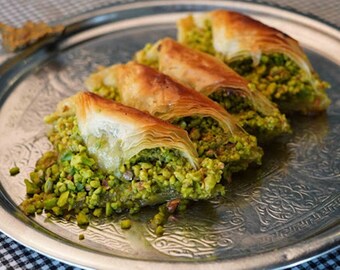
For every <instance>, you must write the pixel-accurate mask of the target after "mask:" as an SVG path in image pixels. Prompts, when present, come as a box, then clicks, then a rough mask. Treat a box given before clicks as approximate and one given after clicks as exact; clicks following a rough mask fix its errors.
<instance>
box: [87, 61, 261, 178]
mask: <svg viewBox="0 0 340 270" xmlns="http://www.w3.org/2000/svg"><path fill="white" fill-rule="evenodd" d="M86 85H87V88H88V89H89V90H90V91H93V92H95V93H98V94H105V95H104V96H105V97H112V96H115V97H116V98H117V99H118V100H120V101H121V102H122V103H123V104H125V105H128V106H131V107H135V108H137V109H139V110H142V111H147V112H149V113H151V114H152V115H154V116H157V117H159V118H161V119H164V120H166V121H169V122H171V123H172V124H175V125H177V126H179V127H182V128H183V129H184V130H186V131H187V132H188V134H189V137H190V139H191V140H192V141H193V142H194V144H195V146H196V149H197V152H198V154H199V157H200V158H204V157H209V158H217V159H218V160H220V161H222V162H223V163H224V164H225V168H224V177H226V178H230V176H231V174H232V173H233V172H237V171H240V170H244V169H246V168H247V167H248V165H249V164H250V163H258V164H259V163H260V160H261V157H262V149H261V148H260V147H258V146H257V140H256V138H255V137H254V136H251V135H249V134H248V133H246V132H244V131H243V130H242V129H241V128H240V127H238V125H237V124H236V122H235V120H234V118H233V117H232V116H231V115H230V114H228V113H227V112H226V111H225V110H224V109H223V108H222V107H220V106H219V105H218V104H217V103H215V102H213V101H212V100H210V99H209V98H207V97H206V96H204V95H202V94H200V93H199V92H197V91H195V90H193V89H190V88H187V87H185V86H183V85H181V84H179V83H177V82H175V81H174V80H172V79H171V78H170V77H168V76H167V75H164V74H162V73H160V72H158V71H156V70H154V69H152V68H150V67H147V66H145V65H141V64H138V63H135V62H129V63H127V64H119V65H114V66H111V67H108V68H106V69H103V70H101V71H99V72H96V73H94V74H92V75H91V76H90V77H89V78H88V79H87V80H86ZM110 91H114V92H115V93H114V94H111V93H110Z"/></svg>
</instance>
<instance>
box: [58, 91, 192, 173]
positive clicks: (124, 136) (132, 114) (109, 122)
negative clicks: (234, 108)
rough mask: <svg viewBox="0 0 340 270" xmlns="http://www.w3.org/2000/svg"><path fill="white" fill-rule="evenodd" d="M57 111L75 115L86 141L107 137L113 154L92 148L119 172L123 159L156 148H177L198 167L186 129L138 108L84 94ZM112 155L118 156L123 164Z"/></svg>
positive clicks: (110, 167)
mask: <svg viewBox="0 0 340 270" xmlns="http://www.w3.org/2000/svg"><path fill="white" fill-rule="evenodd" d="M57 110H58V111H59V112H61V113H64V112H65V111H67V110H70V111H74V112H75V114H76V116H77V121H78V125H79V130H80V133H81V135H82V137H83V138H84V140H85V142H86V141H87V139H88V138H89V136H94V137H100V136H103V134H104V135H105V136H107V138H108V140H110V141H111V143H110V145H111V146H112V148H113V149H114V151H113V152H114V154H113V155H112V154H109V155H107V156H105V155H104V154H105V151H103V152H98V149H97V148H91V146H90V145H88V148H89V151H90V153H92V154H94V155H97V158H98V161H99V163H100V164H101V165H102V167H104V168H105V169H117V168H118V167H119V165H120V163H121V160H123V161H125V160H128V159H130V158H131V157H132V156H134V155H136V154H137V153H139V152H140V151H141V150H143V149H150V148H156V147H166V148H173V149H177V150H179V151H181V152H182V153H183V155H184V156H185V157H186V158H188V160H189V162H190V163H191V164H192V165H193V166H194V167H195V166H196V165H197V160H196V157H197V153H196V150H195V147H194V145H193V143H192V142H191V141H190V139H189V136H188V134H187V132H186V131H185V130H183V129H181V128H178V127H176V126H174V125H171V124H169V123H167V122H165V121H162V120H160V119H158V118H155V117H153V116H151V115H150V114H147V113H144V112H141V111H139V110H137V109H135V108H131V107H128V106H124V105H122V104H120V103H117V102H115V101H113V100H108V99H105V98H102V97H100V96H97V95H96V94H93V93H89V92H80V93H78V94H76V95H74V96H72V97H70V98H68V99H66V100H64V101H62V102H61V103H60V104H59V105H58V109H57ZM103 153H104V154H103ZM106 153H109V152H108V151H106ZM103 155H104V156H103ZM111 155H112V156H117V157H118V158H119V160H120V163H119V162H118V161H117V158H116V157H115V158H112V156H111Z"/></svg>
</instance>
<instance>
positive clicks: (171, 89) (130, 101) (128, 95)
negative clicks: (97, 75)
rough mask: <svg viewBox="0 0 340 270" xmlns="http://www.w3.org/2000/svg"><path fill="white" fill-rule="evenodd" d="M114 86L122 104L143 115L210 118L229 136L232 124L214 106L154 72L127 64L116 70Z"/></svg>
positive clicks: (130, 63)
mask: <svg viewBox="0 0 340 270" xmlns="http://www.w3.org/2000/svg"><path fill="white" fill-rule="evenodd" d="M115 72H116V75H117V77H116V83H117V89H118V91H119V92H120V97H121V101H122V103H124V104H126V105H128V106H132V107H134V108H137V109H140V110H142V111H147V112H149V113H151V114H152V115H155V116H157V117H159V118H161V119H163V120H172V119H175V118H178V117H185V116H195V115H200V116H210V117H212V118H214V119H215V120H217V121H218V122H219V123H220V124H221V126H222V127H223V128H224V129H225V130H226V131H228V130H230V131H231V132H234V131H236V130H237V129H238V128H237V126H236V120H234V119H233V117H232V116H231V115H230V114H229V113H227V112H226V111H225V110H224V109H223V108H222V107H220V106H219V105H218V104H217V103H215V102H213V101H212V100H210V99H209V98H207V97H206V96H204V95H202V94H200V93H198V92H197V91H195V90H193V89H190V88H187V87H184V86H183V85H181V84H179V83H177V82H175V81H174V80H172V79H171V78H170V77H168V76H166V75H164V74H162V73H160V72H157V71H156V70H154V69H152V68H150V67H147V66H144V65H141V64H138V63H136V62H129V63H127V64H125V65H118V66H116V70H115Z"/></svg>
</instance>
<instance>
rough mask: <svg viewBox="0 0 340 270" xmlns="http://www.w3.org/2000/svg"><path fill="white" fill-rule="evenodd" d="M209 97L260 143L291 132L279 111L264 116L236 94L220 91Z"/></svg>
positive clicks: (249, 102)
mask: <svg viewBox="0 0 340 270" xmlns="http://www.w3.org/2000/svg"><path fill="white" fill-rule="evenodd" d="M209 97H210V98H211V99H212V100H214V101H216V102H217V103H219V104H220V105H221V106H222V107H223V108H224V109H226V110H227V111H228V112H229V113H231V114H233V115H234V116H235V117H236V118H237V119H238V123H239V124H240V126H242V127H243V128H244V129H245V130H246V131H247V132H248V133H250V134H253V135H255V136H256V137H257V139H258V141H259V142H261V143H263V142H266V141H270V140H271V139H273V138H275V137H277V136H280V135H282V134H284V133H290V131H291V130H290V126H289V124H288V122H287V119H286V117H285V116H284V115H283V114H281V113H280V112H279V111H275V112H273V113H272V114H270V115H264V114H262V113H261V112H259V111H257V110H255V108H254V106H253V104H252V102H251V101H250V100H249V99H248V98H245V97H242V96H240V95H238V94H237V93H233V92H230V91H228V90H225V89H221V90H219V91H216V92H215V93H213V94H211V95H210V96H209Z"/></svg>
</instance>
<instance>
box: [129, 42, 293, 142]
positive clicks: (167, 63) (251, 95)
mask: <svg viewBox="0 0 340 270" xmlns="http://www.w3.org/2000/svg"><path fill="white" fill-rule="evenodd" d="M135 58H136V61H138V62H141V63H145V64H149V65H150V66H152V67H154V68H156V69H158V70H159V71H160V72H162V73H164V74H167V75H168V76H170V77H171V78H173V79H175V80H176V81H178V82H180V83H181V84H183V85H185V86H187V87H191V88H193V89H195V90H196V91H198V92H200V93H202V94H203V95H205V96H209V97H210V98H212V99H213V100H215V101H217V102H219V103H220V105H221V106H224V103H225V101H226V99H228V95H236V96H239V97H241V98H242V99H244V101H233V102H234V104H232V106H234V107H237V106H239V104H237V103H242V102H243V103H244V102H246V103H248V105H247V108H243V109H241V110H238V111H237V112H236V111H233V116H235V117H236V118H238V119H239V120H240V117H244V114H245V113H247V112H249V111H252V114H256V117H257V119H258V120H260V122H261V129H262V130H266V127H265V121H269V122H270V125H268V127H267V128H268V129H269V130H268V131H267V134H264V136H266V137H267V139H268V137H275V136H276V135H281V134H283V133H287V132H289V131H290V127H289V124H288V122H287V120H286V118H285V116H284V115H282V114H281V113H280V112H279V110H278V109H277V107H276V105H274V104H273V103H272V102H270V101H269V100H268V99H267V98H266V97H265V96H264V95H263V94H261V92H259V91H257V90H256V89H251V88H250V87H251V86H252V85H250V84H249V82H248V81H247V80H246V79H244V78H243V77H241V76H240V75H238V74H237V73H236V72H235V71H233V70H232V69H231V68H230V67H228V66H227V65H226V64H224V63H223V62H222V61H221V60H219V59H217V58H215V57H213V56H211V55H209V54H206V53H202V52H200V51H197V50H194V49H191V48H189V47H187V46H184V45H182V44H180V43H178V42H176V41H174V40H172V39H170V38H165V39H162V40H160V41H158V42H156V43H155V44H154V45H147V46H146V47H145V48H144V49H143V50H141V51H139V52H137V54H136V56H135ZM253 88H254V87H253ZM216 95H220V96H221V95H224V96H225V99H224V100H223V99H220V100H217V99H216ZM226 109H227V110H228V108H226ZM252 118H253V117H252ZM247 120H249V119H247ZM273 120H274V121H275V122H276V127H275V135H274V132H273V123H274V122H273ZM248 122H249V121H248ZM252 122H254V121H253V120H252ZM240 124H241V125H242V126H243V127H246V126H247V125H248V126H249V125H250V124H249V123H247V121H246V120H245V121H243V122H242V121H241V123H240ZM259 125H260V123H259ZM269 126H270V128H269ZM252 129H254V128H252ZM246 130H247V131H248V132H250V133H252V132H251V129H249V128H248V129H247V128H246ZM253 135H259V134H256V132H255V134H253Z"/></svg>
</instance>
